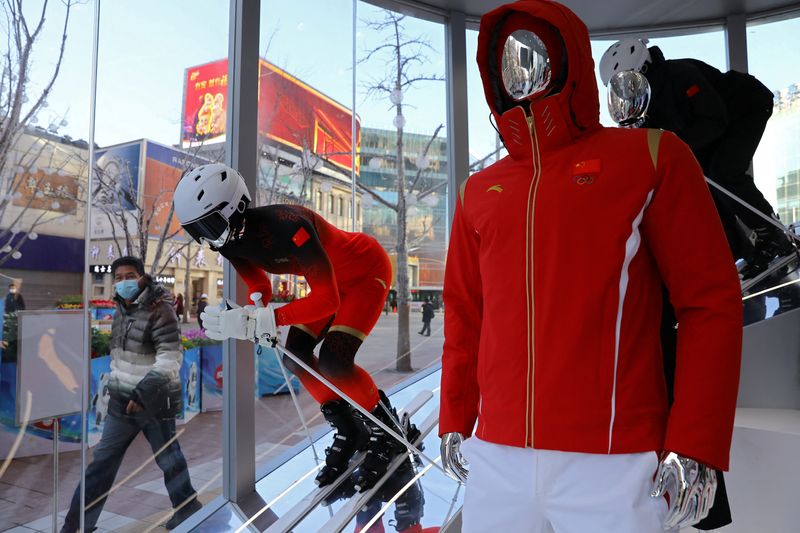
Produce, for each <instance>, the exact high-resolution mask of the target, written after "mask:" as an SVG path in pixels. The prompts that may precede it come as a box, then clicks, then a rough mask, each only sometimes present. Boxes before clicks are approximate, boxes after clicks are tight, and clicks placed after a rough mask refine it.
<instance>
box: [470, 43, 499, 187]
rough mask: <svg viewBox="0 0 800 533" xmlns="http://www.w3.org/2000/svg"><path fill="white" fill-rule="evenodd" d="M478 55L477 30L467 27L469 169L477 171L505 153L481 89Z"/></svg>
mask: <svg viewBox="0 0 800 533" xmlns="http://www.w3.org/2000/svg"><path fill="white" fill-rule="evenodd" d="M477 55H478V32H477V31H475V30H467V105H468V109H469V111H468V113H469V170H470V173H472V172H477V171H478V170H481V169H484V168H486V167H488V166H489V165H491V164H492V163H494V162H495V161H496V160H497V159H499V158H501V157H503V156H505V155H506V149H505V147H503V143H502V142H500V136H499V135H498V134H497V130H495V129H494V126H493V125H492V124H493V121H494V119H493V118H491V117H490V110H489V106H488V104H487V103H486V97H485V95H484V92H483V83H482V82H481V74H480V72H479V71H478V64H477V62H476V61H475V57H476V56H477Z"/></svg>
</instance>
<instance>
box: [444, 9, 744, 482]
mask: <svg viewBox="0 0 800 533" xmlns="http://www.w3.org/2000/svg"><path fill="white" fill-rule="evenodd" d="M532 20H533V21H536V24H541V23H542V22H545V23H547V25H549V26H552V27H555V29H557V31H558V33H560V38H561V40H562V42H563V49H562V53H563V54H564V55H565V56H566V60H562V61H561V65H563V66H564V68H566V71H565V73H564V72H562V73H564V77H563V78H562V85H561V88H560V90H559V91H558V92H557V93H556V94H551V95H549V96H547V97H544V98H541V99H537V100H533V101H523V102H521V103H514V102H512V104H511V105H509V104H508V102H509V97H508V95H507V94H502V93H500V91H504V89H503V88H502V87H503V86H502V82H501V81H500V78H499V73H498V72H497V71H498V68H497V64H498V63H499V58H500V54H501V52H502V47H503V43H505V40H506V38H507V36H508V35H510V34H511V33H512V32H513V31H515V30H517V29H525V28H526V24H529V23H530V21H532ZM515 24H516V26H515ZM536 27H539V26H536ZM498 47H499V48H500V50H498ZM477 59H478V64H479V67H480V71H481V76H482V79H483V84H484V89H485V92H486V98H487V102H488V103H489V106H490V108H491V109H492V111H493V113H494V118H495V120H496V123H497V124H498V126H499V129H500V133H501V136H502V137H503V140H504V142H505V145H506V147H507V149H508V152H509V156H508V157H506V158H504V159H502V160H501V161H499V162H497V163H495V164H494V165H492V166H491V167H489V168H487V169H485V170H483V171H481V172H479V173H477V174H474V175H473V176H471V177H470V178H469V179H468V180H467V181H466V182H465V183H464V184H463V185H462V187H461V189H460V191H459V197H458V202H457V206H456V212H455V217H454V221H453V229H452V234H451V240H450V248H449V252H448V259H447V271H446V277H445V286H444V300H445V306H446V309H447V310H448V311H447V313H446V315H445V345H444V354H443V360H442V401H441V413H440V415H441V416H440V426H439V431H440V433H441V434H444V433H449V432H460V433H462V434H464V435H467V436H469V435H471V434H472V433H473V428H474V426H475V422H476V420H477V429H476V430H475V431H476V433H477V435H478V437H480V438H481V439H482V440H486V441H489V442H494V443H498V444H505V445H510V446H519V447H533V448H537V449H551V450H562V451H575V452H586V453H602V454H605V453H633V452H643V451H650V450H662V449H667V450H670V451H674V452H676V453H679V454H681V455H684V456H687V457H691V458H694V459H697V460H698V461H701V462H703V463H705V464H708V465H711V466H714V467H717V468H720V469H726V468H727V465H728V454H729V448H730V440H731V434H732V429H733V417H734V410H735V403H736V392H737V386H738V376H739V365H740V354H741V333H742V323H741V314H742V306H741V299H740V294H739V283H738V277H737V275H736V270H735V267H734V263H733V259H732V257H731V254H730V252H729V250H728V247H727V245H726V242H725V237H724V234H723V230H722V226H721V224H720V221H719V218H718V216H717V214H716V211H715V208H714V205H713V203H712V200H711V197H710V194H709V192H708V189H707V186H706V184H705V182H704V180H703V175H702V171H701V170H700V168H699V166H698V164H697V162H696V160H695V159H694V157H693V156H692V154H691V152H690V150H689V148H688V147H687V146H686V145H685V144H684V143H683V142H681V141H680V140H679V139H678V138H677V137H676V136H675V135H673V134H671V133H667V132H661V131H660V130H645V129H639V130H627V129H617V128H604V127H602V126H601V125H600V123H599V100H598V93H597V86H596V83H595V76H594V64H593V61H592V57H591V48H590V44H589V35H588V32H587V29H586V27H585V26H584V24H583V23H582V22H581V21H580V19H578V18H577V17H576V16H575V15H574V14H573V13H572V12H571V11H569V10H568V9H567V8H565V7H564V6H562V5H560V4H557V3H554V2H549V1H546V0H530V1H520V2H516V3H514V4H509V5H506V6H503V7H500V8H498V9H496V10H494V11H492V12H490V13H488V14H486V15H484V17H483V18H482V19H481V26H480V34H479V43H478V57H477ZM495 191H496V192H495ZM501 191H502V193H501V194H498V193H500V192H501ZM664 285H666V287H667V288H668V290H669V293H670V295H671V300H672V303H673V305H674V307H675V309H676V312H677V316H678V320H679V322H680V328H679V340H678V354H677V373H676V384H675V403H674V405H673V407H672V409H671V410H669V409H668V407H667V396H666V385H665V379H664V371H663V365H662V358H661V348H660V341H659V326H660V317H661V306H662V287H663V286H664Z"/></svg>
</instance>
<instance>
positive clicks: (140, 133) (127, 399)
mask: <svg viewBox="0 0 800 533" xmlns="http://www.w3.org/2000/svg"><path fill="white" fill-rule="evenodd" d="M227 21H228V7H227V5H226V4H225V3H220V2H213V1H210V0H207V1H203V2H187V1H182V2H169V3H163V2H157V1H155V0H145V1H144V2H140V3H139V4H137V9H135V10H131V9H130V8H129V6H127V5H125V4H120V3H114V2H108V3H105V2H104V3H103V4H102V9H101V14H100V36H99V39H100V44H99V46H100V50H99V59H98V61H99V64H98V82H97V105H96V117H97V124H96V135H95V143H96V146H97V147H98V148H97V149H96V151H95V161H94V164H95V183H94V188H93V190H92V227H91V235H90V237H91V244H90V247H91V248H90V254H89V265H88V267H89V268H90V272H91V273H92V286H91V294H93V295H95V296H96V298H97V301H95V302H93V305H94V310H93V314H94V317H95V322H94V327H95V328H96V329H97V331H98V334H97V336H98V338H99V339H102V342H100V341H98V342H96V343H95V345H93V359H92V380H93V384H94V385H93V390H92V393H93V394H94V396H93V398H92V403H93V405H94V412H93V415H92V417H91V418H90V421H89V445H90V449H89V451H88V453H87V460H88V461H89V463H90V465H89V467H88V470H87V480H86V493H87V496H86V501H87V505H91V504H92V503H94V502H97V503H96V504H95V505H91V507H89V509H88V510H87V513H86V528H87V530H88V529H89V528H90V527H92V526H97V527H98V528H100V529H101V530H103V529H108V530H116V529H127V530H131V531H144V530H149V529H152V528H155V527H157V525H161V526H164V525H165V523H166V524H167V525H168V526H170V527H171V526H173V525H174V524H175V522H176V521H179V520H178V519H177V518H176V519H173V518H172V517H173V513H176V516H177V517H183V516H186V515H188V514H191V512H193V511H194V510H196V507H197V506H198V503H197V500H196V499H195V496H197V499H199V501H200V502H203V503H207V502H208V501H209V500H211V499H213V498H214V497H215V496H217V495H218V494H220V493H221V488H222V458H221V454H222V439H221V430H222V426H221V417H220V413H219V412H215V411H219V410H220V409H221V403H222V397H221V394H222V389H221V385H222V383H221V345H219V344H217V343H213V342H211V341H210V340H208V339H207V338H205V337H204V336H203V335H202V333H201V332H200V331H199V329H198V326H199V325H198V322H197V314H198V311H199V309H200V308H201V307H202V305H203V303H204V302H208V303H210V304H215V303H218V302H219V299H220V296H221V294H220V293H219V291H218V288H221V282H222V262H221V261H220V260H219V259H220V258H219V257H218V256H217V255H216V254H215V253H213V252H211V251H209V250H208V248H205V249H200V247H199V246H198V245H196V244H192V243H191V239H190V238H189V236H188V235H186V234H185V233H184V232H183V231H182V230H181V228H180V225H179V223H178V221H177V219H176V218H175V216H174V214H173V210H172V192H173V190H174V188H175V185H176V184H177V182H178V179H179V178H180V176H181V175H182V173H183V172H184V171H185V170H187V169H189V168H191V167H193V166H196V165H198V164H200V163H201V162H206V161H218V160H221V159H222V157H223V155H224V150H223V145H222V144H221V143H220V139H221V135H222V133H223V132H222V131H220V130H219V128H220V127H221V126H223V125H224V122H225V108H224V104H225V101H224V100H225V95H226V94H227V68H225V67H223V68H221V69H220V68H218V67H219V63H213V62H214V61H217V60H220V59H222V60H223V62H224V59H225V57H226V56H227V50H228V38H227V28H228V22H227ZM176 28H191V29H192V31H191V33H192V35H202V36H203V38H202V39H191V40H187V35H186V33H185V32H183V31H176ZM76 33H77V32H76ZM144 34H146V35H147V38H143V37H142V36H143V35H144ZM187 43H191V46H187ZM176 50H180V51H181V52H180V53H165V51H176ZM197 65H202V66H200V67H197ZM123 256H133V257H137V258H139V259H141V260H142V263H143V267H144V272H145V274H147V275H149V276H150V277H151V279H149V280H144V279H143V280H141V282H140V284H139V285H138V286H137V287H135V289H134V291H133V294H132V297H131V298H130V300H131V301H130V302H129V301H123V300H121V299H117V300H112V299H114V298H115V296H116V295H117V292H116V291H115V281H117V280H115V277H116V278H120V277H124V276H121V274H125V273H126V272H127V273H128V274H129V277H132V278H134V279H135V278H136V277H138V273H137V267H135V266H133V265H123V266H120V267H118V268H117V270H116V272H112V271H111V265H112V263H113V262H114V261H115V260H117V259H119V258H120V257H123ZM115 274H116V276H115ZM178 315H180V317H179V316H178ZM155 322H157V323H158V324H159V326H158V327H157V328H156V327H155V326H154V323H155ZM201 405H202V409H201ZM139 433H141V434H142V436H143V437H144V438H139V437H137V435H138V434H139ZM128 444H130V445H129V446H128ZM101 449H102V450H103V452H104V453H103V454H100V453H99V452H98V450H101ZM118 461H119V462H118ZM71 484H72V485H73V487H72V488H74V483H71ZM104 495H107V499H106V500H105V501H104V502H103V501H102V500H101V498H102V497H103V496H104ZM98 500H99V501H98ZM66 503H68V502H65V504H66ZM176 509H179V510H178V511H176Z"/></svg>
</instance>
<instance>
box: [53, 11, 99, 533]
mask: <svg viewBox="0 0 800 533" xmlns="http://www.w3.org/2000/svg"><path fill="white" fill-rule="evenodd" d="M99 54H100V0H95V3H94V21H93V24H92V72H91V76H90V78H91V81H90V88H89V165H88V166H89V169H88V176H87V177H86V217H85V218H86V223H85V224H84V229H83V231H84V236H83V239H84V242H83V302H84V305H83V320H84V324H83V354H81V356H82V357H81V359H82V363H83V364H82V365H81V379H80V383H81V386H80V394H81V480H80V482H79V484H78V486H79V487H80V513H78V515H79V526H80V530H81V531H86V526H85V522H86V520H85V516H84V515H85V514H86V512H85V509H86V448H87V446H88V445H89V439H88V438H87V435H86V427H87V423H86V422H87V416H86V412H87V411H88V410H89V394H88V390H87V389H88V384H89V373H90V372H91V362H90V353H89V352H90V349H91V345H92V337H91V328H90V325H91V319H90V318H89V297H90V296H89V286H90V284H91V278H90V275H89V261H90V248H91V246H90V244H91V240H92V202H91V196H90V195H91V193H92V190H93V188H94V185H93V177H94V137H95V126H96V122H97V120H96V115H97V113H96V112H97V64H98V57H99ZM57 442H58V439H56V443H57ZM56 457H57V456H56ZM53 498H54V499H55V493H54V494H53ZM56 511H57V510H56ZM53 520H54V521H57V520H58V512H56V513H55V515H54V518H53Z"/></svg>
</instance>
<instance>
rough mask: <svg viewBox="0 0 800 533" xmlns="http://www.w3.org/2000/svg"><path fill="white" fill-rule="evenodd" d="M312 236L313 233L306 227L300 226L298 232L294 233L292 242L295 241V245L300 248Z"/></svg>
mask: <svg viewBox="0 0 800 533" xmlns="http://www.w3.org/2000/svg"><path fill="white" fill-rule="evenodd" d="M310 238H311V235H309V234H308V232H307V231H306V229H305V228H300V229H299V230H297V233H295V234H294V237H292V242H293V243H294V245H295V246H297V247H298V248H299V247H301V246H303V245H304V244H305V243H306V242H307V241H308V239H310Z"/></svg>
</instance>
